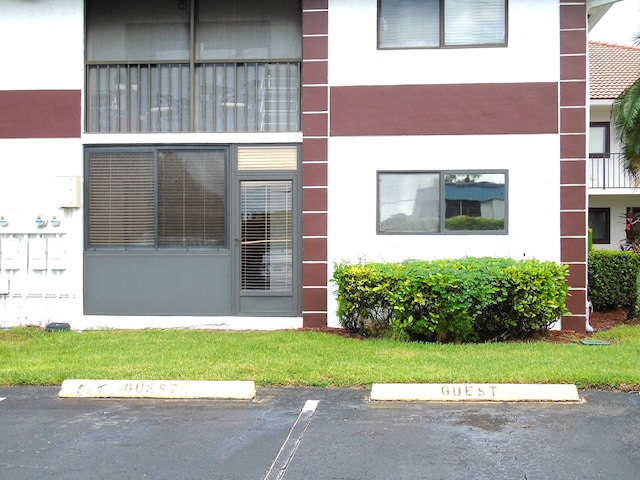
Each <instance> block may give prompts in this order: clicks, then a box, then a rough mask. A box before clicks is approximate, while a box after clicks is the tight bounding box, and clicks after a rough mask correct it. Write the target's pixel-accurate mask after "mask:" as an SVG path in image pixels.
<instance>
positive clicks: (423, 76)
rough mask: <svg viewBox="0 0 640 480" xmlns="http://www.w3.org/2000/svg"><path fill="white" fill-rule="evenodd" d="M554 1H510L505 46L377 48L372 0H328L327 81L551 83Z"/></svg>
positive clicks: (554, 75) (554, 74)
mask: <svg viewBox="0 0 640 480" xmlns="http://www.w3.org/2000/svg"><path fill="white" fill-rule="evenodd" d="M559 8H560V7H559V5H558V2H557V0H536V1H535V2H532V1H530V0H510V1H509V18H508V27H507V28H508V47H495V48H447V49H414V50H377V0H329V60H330V66H329V83H330V84H331V85H334V86H337V85H395V84H401V85H402V84H407V85H410V84H440V83H445V84H446V83H487V82H501V83H510V82H514V83H515V82H548V81H557V80H558V77H559V68H560V62H559V61H558V55H559V42H558V35H559V34H558V29H559Z"/></svg>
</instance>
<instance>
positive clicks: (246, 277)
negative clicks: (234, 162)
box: [238, 177, 299, 316]
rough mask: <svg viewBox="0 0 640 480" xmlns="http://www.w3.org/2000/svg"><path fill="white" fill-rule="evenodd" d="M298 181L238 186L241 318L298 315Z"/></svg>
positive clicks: (250, 182)
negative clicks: (246, 315) (248, 315)
mask: <svg viewBox="0 0 640 480" xmlns="http://www.w3.org/2000/svg"><path fill="white" fill-rule="evenodd" d="M295 188H296V184H295V179H294V178H293V177H291V178H282V179H257V178H256V179H246V180H244V179H243V180H240V181H239V194H240V199H239V200H240V202H239V206H240V209H239V212H240V221H239V222H238V225H239V241H238V244H239V252H238V253H239V255H238V258H239V275H238V279H239V309H238V310H239V314H241V315H242V314H251V315H269V316H273V315H282V316H291V315H296V314H298V313H297V310H298V307H297V303H298V301H297V298H296V297H297V295H296V289H297V284H298V283H299V282H298V279H297V276H298V275H297V268H296V265H297V264H298V263H299V262H298V260H297V257H298V254H297V248H298V245H297V243H298V242H297V240H296V238H297V228H296V215H295V212H294V209H295V205H296V198H295V197H296V194H295V191H296V190H295Z"/></svg>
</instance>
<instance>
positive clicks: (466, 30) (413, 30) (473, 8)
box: [378, 0, 507, 48]
mask: <svg viewBox="0 0 640 480" xmlns="http://www.w3.org/2000/svg"><path fill="white" fill-rule="evenodd" d="M506 1H507V0H379V8H380V10H379V24H378V44H379V46H380V47H381V48H429V47H444V46H473V45H502V44H505V43H506V10H507V5H506Z"/></svg>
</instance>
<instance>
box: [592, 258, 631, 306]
mask: <svg viewBox="0 0 640 480" xmlns="http://www.w3.org/2000/svg"><path fill="white" fill-rule="evenodd" d="M587 271H588V273H587V276H588V279H589V280H588V281H589V288H588V296H589V300H590V301H591V303H592V304H593V307H594V309H595V310H607V309H611V308H629V309H632V310H634V313H635V311H636V310H637V304H638V287H639V284H638V274H639V272H640V255H638V254H637V253H634V252H627V251H625V252H623V251H615V250H593V251H591V252H589V266H588V270H587Z"/></svg>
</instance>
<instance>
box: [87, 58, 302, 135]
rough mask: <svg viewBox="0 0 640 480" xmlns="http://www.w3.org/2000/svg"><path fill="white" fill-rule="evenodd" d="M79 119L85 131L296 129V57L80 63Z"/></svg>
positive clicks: (297, 64) (297, 129) (298, 106)
mask: <svg viewBox="0 0 640 480" xmlns="http://www.w3.org/2000/svg"><path fill="white" fill-rule="evenodd" d="M191 71H193V72H194V78H192V75H191ZM191 92H193V95H191ZM86 124H87V131H88V132H89V133H152V132H296V131H300V63H299V62H243V63H200V64H197V65H195V69H193V70H191V69H190V68H189V64H186V63H156V64H148V63H145V64H97V65H87V123H86Z"/></svg>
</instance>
